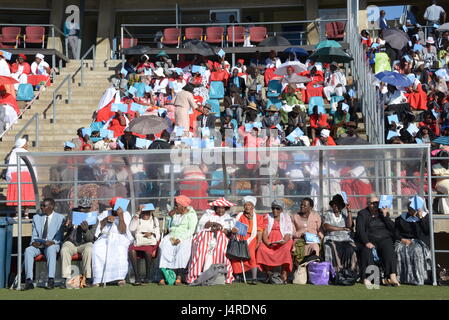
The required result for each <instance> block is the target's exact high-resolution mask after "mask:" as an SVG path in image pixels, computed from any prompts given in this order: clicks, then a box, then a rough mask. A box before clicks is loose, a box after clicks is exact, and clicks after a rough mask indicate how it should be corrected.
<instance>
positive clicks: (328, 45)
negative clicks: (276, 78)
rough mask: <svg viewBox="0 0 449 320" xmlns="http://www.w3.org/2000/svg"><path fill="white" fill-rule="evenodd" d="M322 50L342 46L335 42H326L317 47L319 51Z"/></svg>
mask: <svg viewBox="0 0 449 320" xmlns="http://www.w3.org/2000/svg"><path fill="white" fill-rule="evenodd" d="M321 48H341V44H339V43H338V42H337V41H335V40H324V41H321V42H319V43H318V44H317V45H316V47H315V49H317V50H318V49H321Z"/></svg>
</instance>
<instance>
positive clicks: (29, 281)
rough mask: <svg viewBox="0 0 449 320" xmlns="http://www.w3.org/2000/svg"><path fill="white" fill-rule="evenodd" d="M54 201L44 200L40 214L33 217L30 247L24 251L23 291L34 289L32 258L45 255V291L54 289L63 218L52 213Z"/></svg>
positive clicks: (58, 214)
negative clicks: (46, 271)
mask: <svg viewBox="0 0 449 320" xmlns="http://www.w3.org/2000/svg"><path fill="white" fill-rule="evenodd" d="M54 208H55V200H53V199H52V198H45V199H44V201H42V203H41V211H42V214H36V215H35V216H34V217H33V225H32V228H33V231H32V236H31V245H30V246H29V247H28V248H26V250H25V273H26V284H25V288H24V290H30V289H34V285H33V267H34V258H35V257H36V256H38V255H40V254H45V257H46V258H47V267H48V282H47V287H46V288H47V289H54V287H55V280H54V279H55V272H56V255H57V253H58V252H59V249H60V244H61V241H62V237H63V233H64V220H65V218H64V216H63V215H62V214H60V213H57V212H55V211H54Z"/></svg>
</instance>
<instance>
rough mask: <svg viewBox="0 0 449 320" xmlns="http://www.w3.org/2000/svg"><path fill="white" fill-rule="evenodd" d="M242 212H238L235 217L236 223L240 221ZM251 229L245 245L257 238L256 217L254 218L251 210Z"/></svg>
mask: <svg viewBox="0 0 449 320" xmlns="http://www.w3.org/2000/svg"><path fill="white" fill-rule="evenodd" d="M242 215H243V212H240V213H239V214H238V215H237V217H236V218H235V220H236V221H240V218H241V217H242ZM252 221H253V227H252V230H251V235H250V237H249V238H248V239H247V240H246V243H248V245H249V244H250V243H251V241H253V240H254V238H255V237H256V236H257V217H256V213H255V212H254V210H253V220H252Z"/></svg>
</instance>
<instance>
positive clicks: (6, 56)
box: [1, 49, 12, 60]
mask: <svg viewBox="0 0 449 320" xmlns="http://www.w3.org/2000/svg"><path fill="white" fill-rule="evenodd" d="M1 51H2V52H3V58H5V60H11V57H12V53H11V52H8V51H5V50H3V49H2V50H1Z"/></svg>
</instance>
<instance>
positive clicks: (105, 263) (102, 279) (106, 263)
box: [101, 229, 111, 288]
mask: <svg viewBox="0 0 449 320" xmlns="http://www.w3.org/2000/svg"><path fill="white" fill-rule="evenodd" d="M110 231H111V230H110V229H109V232H108V233H107V238H106V256H105V258H104V267H103V275H102V276H101V282H102V283H103V288H106V281H105V278H104V275H105V273H106V266H107V265H108V252H109V235H110Z"/></svg>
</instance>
